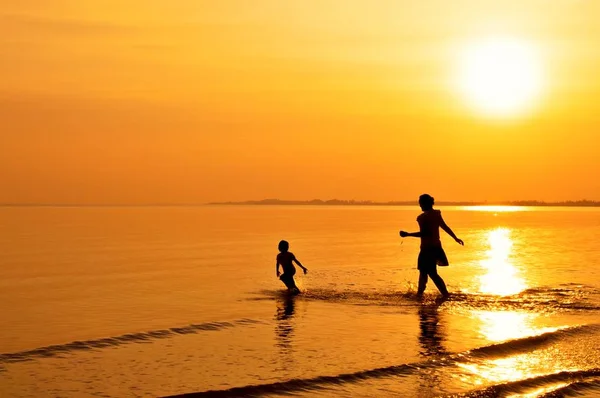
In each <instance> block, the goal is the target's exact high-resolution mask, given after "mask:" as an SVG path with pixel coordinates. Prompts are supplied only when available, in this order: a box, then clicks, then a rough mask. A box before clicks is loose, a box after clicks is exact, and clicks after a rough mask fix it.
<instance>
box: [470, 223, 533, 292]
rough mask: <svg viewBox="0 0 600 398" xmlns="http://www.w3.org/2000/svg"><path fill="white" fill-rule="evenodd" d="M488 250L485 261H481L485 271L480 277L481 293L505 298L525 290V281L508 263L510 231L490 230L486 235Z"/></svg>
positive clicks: (510, 242) (510, 245)
mask: <svg viewBox="0 0 600 398" xmlns="http://www.w3.org/2000/svg"><path fill="white" fill-rule="evenodd" d="M488 242H489V244H490V249H489V250H488V251H487V256H488V258H486V259H485V260H482V261H481V266H482V268H483V269H484V270H485V271H486V273H485V274H483V275H482V276H481V277H480V281H481V287H480V291H481V292H482V293H488V294H495V295H499V296H507V295H511V294H516V293H519V292H521V291H523V290H524V289H526V288H527V286H526V284H525V281H524V280H523V279H522V278H521V277H520V276H519V275H518V272H517V269H516V267H515V266H513V265H512V264H511V263H510V259H509V258H510V252H511V248H512V243H513V242H512V240H511V238H510V231H509V230H508V229H505V228H498V229H495V230H492V231H490V232H489V234H488Z"/></svg>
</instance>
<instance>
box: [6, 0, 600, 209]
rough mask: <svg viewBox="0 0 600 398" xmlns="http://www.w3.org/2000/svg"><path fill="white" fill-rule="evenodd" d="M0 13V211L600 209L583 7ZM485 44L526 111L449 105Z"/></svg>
mask: <svg viewBox="0 0 600 398" xmlns="http://www.w3.org/2000/svg"><path fill="white" fill-rule="evenodd" d="M0 2H1V3H8V4H2V7H0V75H1V76H2V79H0V183H1V187H2V189H0V203H80V204H87V203H128V204H134V203H140V204H146V203H204V202H208V201H224V200H245V199H262V198H280V199H312V198H322V199H330V198H339V199H358V200H362V199H371V200H407V199H408V200H410V199H415V198H416V197H417V196H418V195H419V194H421V193H423V192H429V193H431V194H433V195H434V196H435V197H436V198H438V199H439V200H490V201H493V200H507V199H540V200H568V199H583V198H587V199H595V200H600V182H599V179H598V172H599V171H600V156H598V154H599V153H600V141H599V139H598V138H597V137H598V134H599V132H600V130H599V129H600V123H599V122H600V77H599V76H600V75H598V71H600V24H599V23H598V16H600V2H596V1H592V0H589V1H585V0H554V1H547V0H529V1H526V0H505V1H502V2H499V1H484V0H463V1H452V2H449V1H446V0H427V1H422V2H416V1H399V0H394V1H391V0H390V1H388V0H385V1H383V0H382V1H350V0H339V1H334V0H318V1H317V0H302V1H281V0H253V1H242V0H238V1H233V0H219V1H208V0H207V1H203V0H170V1H156V0H144V1H141V0H130V1H126V2H123V1H114V0H87V1H74V0H55V1H46V0H43V1H42V0H23V1H20V2H6V1H2V0H0ZM486 35H510V36H512V37H517V38H522V39H523V40H527V41H528V42H530V43H533V44H534V45H535V46H536V48H537V49H539V54H541V55H540V57H541V62H542V66H543V68H544V85H543V86H544V87H543V92H542V95H541V97H540V98H539V101H538V102H537V103H536V106H534V107H533V108H532V109H531V111H530V112H527V113H525V114H522V115H519V116H518V117H512V118H508V119H498V118H489V117H485V116H484V115H481V114H478V113H477V111H475V110H474V109H473V108H472V107H470V106H469V105H468V104H466V103H465V101H464V99H463V98H461V96H460V95H459V94H458V93H457V90H456V89H455V87H454V86H453V84H454V81H453V79H454V76H453V70H454V68H455V66H454V65H455V64H456V63H457V57H458V55H457V54H459V53H460V50H461V48H463V46H464V45H465V44H464V43H467V42H469V41H472V40H474V39H477V38H480V37H485V36H486Z"/></svg>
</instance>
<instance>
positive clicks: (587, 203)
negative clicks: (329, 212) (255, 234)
mask: <svg viewBox="0 0 600 398" xmlns="http://www.w3.org/2000/svg"><path fill="white" fill-rule="evenodd" d="M209 204H210V205H312V206H409V205H416V204H417V202H416V201H390V202H374V201H371V200H342V199H329V200H322V199H312V200H281V199H262V200H246V201H241V202H213V203H209ZM436 204H437V205H439V206H492V205H500V206H572V207H598V206H600V202H598V201H594V200H586V199H583V200H567V201H563V202H544V201H540V200H514V201H505V202H465V201H461V202H452V201H447V202H436Z"/></svg>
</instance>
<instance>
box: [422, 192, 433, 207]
mask: <svg viewBox="0 0 600 398" xmlns="http://www.w3.org/2000/svg"><path fill="white" fill-rule="evenodd" d="M433 203H434V199H433V196H431V195H428V194H426V193H424V194H423V195H421V196H419V204H420V205H421V206H423V207H425V208H427V209H430V208H432V207H433Z"/></svg>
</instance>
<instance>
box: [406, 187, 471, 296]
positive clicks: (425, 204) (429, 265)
mask: <svg viewBox="0 0 600 398" xmlns="http://www.w3.org/2000/svg"><path fill="white" fill-rule="evenodd" d="M433 202H434V199H433V197H431V196H429V195H427V194H423V195H421V196H420V197H419V206H421V210H423V213H421V214H420V215H419V217H417V222H418V223H419V232H405V231H400V236H401V237H403V238H404V237H407V236H413V237H416V238H421V251H420V253H419V259H418V260H417V264H418V265H417V268H418V270H419V287H418V290H417V295H418V296H422V295H423V292H425V287H426V286H427V277H428V276H429V277H430V278H431V280H432V281H433V283H435V286H437V288H438V289H439V291H440V293H442V295H443V296H444V297H445V298H447V297H448V296H449V293H448V289H446V284H445V283H444V280H443V279H442V277H441V276H439V275H438V273H437V266H438V265H440V266H447V265H448V258H447V257H446V253H445V252H444V249H443V248H442V242H441V241H440V228H442V229H443V230H444V231H446V233H448V235H450V236H451V237H452V238H454V240H455V241H456V242H457V243H458V244H461V245H464V242H463V241H462V240H460V239H458V238H457V237H456V235H454V232H452V230H451V229H450V227H449V226H448V225H447V224H446V223H445V222H444V219H443V218H442V212H441V211H439V210H434V209H433Z"/></svg>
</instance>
